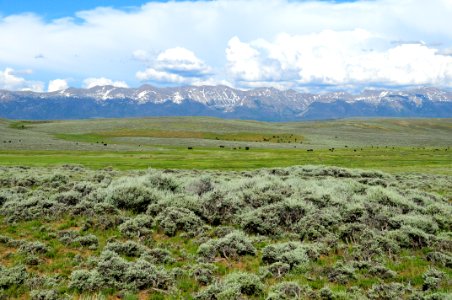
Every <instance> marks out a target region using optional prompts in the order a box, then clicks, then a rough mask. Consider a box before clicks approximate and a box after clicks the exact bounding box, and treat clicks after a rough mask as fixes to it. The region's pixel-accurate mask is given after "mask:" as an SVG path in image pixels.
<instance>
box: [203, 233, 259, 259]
mask: <svg viewBox="0 0 452 300" xmlns="http://www.w3.org/2000/svg"><path fill="white" fill-rule="evenodd" d="M198 254H199V255H200V256H202V257H203V258H205V259H208V260H211V259H214V258H215V257H217V256H221V257H224V258H226V259H229V258H236V257H238V256H242V255H255V254H256V249H255V248H254V246H253V244H252V243H251V241H250V239H249V238H248V237H247V236H246V235H245V234H244V233H243V232H241V231H234V232H231V233H230V234H228V235H226V236H225V237H223V238H220V239H212V240H209V241H208V242H206V243H204V244H201V245H200V246H199V248H198Z"/></svg>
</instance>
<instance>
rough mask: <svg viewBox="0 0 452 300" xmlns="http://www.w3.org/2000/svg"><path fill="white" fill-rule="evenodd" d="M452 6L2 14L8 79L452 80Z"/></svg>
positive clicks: (215, 6)
mask: <svg viewBox="0 0 452 300" xmlns="http://www.w3.org/2000/svg"><path fill="white" fill-rule="evenodd" d="M451 15H452V2H451V1H450V0H431V1H423V0H400V1H391V0H375V1H356V2H350V3H335V2H330V1H288V0H269V1H265V3H263V1H258V0H234V1H228V0H217V1H196V2H191V1H183V2H173V1H170V2H166V3H160V2H150V3H148V4H145V5H143V6H141V7H137V8H135V9H131V10H127V11H126V10H119V9H113V8H108V7H100V8H97V9H94V10H89V11H80V12H77V13H76V15H75V16H74V17H67V18H62V19H56V20H52V21H46V20H44V19H43V18H41V17H40V16H38V15H34V14H30V13H27V14H21V15H10V16H0V36H1V37H2V46H1V47H0V70H3V71H2V72H1V73H0V87H1V88H8V89H17V90H21V89H35V90H43V88H44V84H43V82H48V81H51V80H55V78H73V80H71V84H72V83H73V84H75V85H78V86H86V87H88V86H93V84H95V85H96V84H97V85H98V84H113V85H117V86H126V85H127V86H136V85H139V84H141V83H144V82H150V83H154V84H159V85H174V84H205V83H207V84H212V83H213V84H215V83H229V84H231V85H233V86H236V87H239V88H240V87H241V88H248V87H254V86H275V87H280V88H289V87H291V88H310V87H315V86H328V85H331V86H338V87H360V86H366V85H378V86H382V85H383V86H401V85H403V86H406V85H435V86H442V87H452V61H451V60H452V57H451V49H452V31H451V30H450V28H452V18H450V16H451ZM20 69H32V70H33V75H32V76H33V79H26V78H29V77H30V75H27V76H24V75H21V74H15V73H14V72H13V71H12V70H20ZM93 78H96V79H107V78H111V79H108V80H94V79H93ZM60 83H62V82H60ZM54 88H57V86H56V82H55V83H54V84H53V85H52V88H51V89H52V90H53V89H54ZM51 89H50V85H49V90H51Z"/></svg>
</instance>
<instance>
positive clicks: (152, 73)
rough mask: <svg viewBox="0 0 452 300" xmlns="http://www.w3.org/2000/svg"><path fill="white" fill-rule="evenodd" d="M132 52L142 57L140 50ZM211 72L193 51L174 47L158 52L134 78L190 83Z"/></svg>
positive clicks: (142, 53) (203, 77)
mask: <svg viewBox="0 0 452 300" xmlns="http://www.w3.org/2000/svg"><path fill="white" fill-rule="evenodd" d="M133 54H134V56H139V57H144V52H141V51H139V52H137V51H135V52H134V53H133ZM211 72H212V69H211V68H210V67H209V66H207V65H206V64H205V63H204V62H203V61H202V60H201V59H199V58H198V57H197V56H196V54H195V53H194V52H193V51H190V50H188V49H186V48H183V47H175V48H170V49H167V50H165V51H162V52H160V53H159V54H158V55H157V57H156V58H155V60H154V61H152V62H150V66H149V67H148V68H146V70H144V71H138V72H137V73H136V78H137V79H139V80H140V81H154V82H161V83H185V84H190V83H194V82H198V81H200V80H201V79H205V78H206V77H207V76H208V75H210V74H211Z"/></svg>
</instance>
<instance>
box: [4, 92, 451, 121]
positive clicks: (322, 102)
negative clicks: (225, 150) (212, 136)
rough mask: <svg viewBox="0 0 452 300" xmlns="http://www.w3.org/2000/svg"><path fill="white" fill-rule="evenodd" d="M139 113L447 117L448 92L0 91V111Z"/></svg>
mask: <svg viewBox="0 0 452 300" xmlns="http://www.w3.org/2000/svg"><path fill="white" fill-rule="evenodd" d="M138 116H215V117H224V118H238V119H254V120H265V121H294V120H303V119H331V118H344V117H452V93H451V92H448V91H445V90H440V89H435V88H419V89H412V90H407V91H388V90H365V91H364V92H363V93H361V94H359V95H352V94H348V93H344V92H337V93H327V94H318V95H314V94H307V93H299V92H297V91H294V90H287V91H280V90H277V89H273V88H259V89H254V90H249V91H242V90H237V89H233V88H230V87H227V86H200V87H195V86H187V87H177V88H157V87H153V86H150V85H143V86H141V87H139V88H117V87H113V86H97V87H93V88H91V89H76V88H69V89H66V90H63V91H58V92H52V93H35V92H11V91H0V117H2V118H9V119H36V120H40V119H80V118H111V117H138Z"/></svg>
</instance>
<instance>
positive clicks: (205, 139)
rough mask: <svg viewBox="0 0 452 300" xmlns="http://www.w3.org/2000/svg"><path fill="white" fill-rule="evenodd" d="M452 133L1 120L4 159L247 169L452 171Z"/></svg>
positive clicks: (421, 123) (450, 123) (389, 122)
mask: <svg viewBox="0 0 452 300" xmlns="http://www.w3.org/2000/svg"><path fill="white" fill-rule="evenodd" d="M451 136H452V120H451V119H437V120H434V119H413V120H403V119H385V120H380V119H375V120H373V119H368V120H337V121H322V122H302V123H264V122H255V121H237V120H221V119H214V118H145V119H119V120H118V119H105V120H84V121H49V122H30V121H26V122H24V121H16V122H10V121H6V120H4V121H3V122H0V165H28V166H46V165H61V164H65V163H77V164H82V165H85V166H88V167H91V168H96V169H99V168H104V167H107V166H112V167H115V168H119V169H143V168H148V167H150V166H151V167H153V168H176V169H178V168H183V169H192V168H199V169H219V170H243V169H249V168H260V167H284V166H291V165H300V164H321V165H335V166H342V167H350V168H369V169H381V170H384V171H387V172H429V173H441V174H450V173H451V172H452V171H451V170H452V153H451V151H450V149H449V147H450V144H451ZM189 147H190V148H192V149H191V150H189V149H188V148H189ZM247 147H248V150H246V148H247ZM332 148H334V151H333V150H332ZM308 149H312V150H313V151H309V152H308V151H307V150H308ZM329 149H330V150H329Z"/></svg>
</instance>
